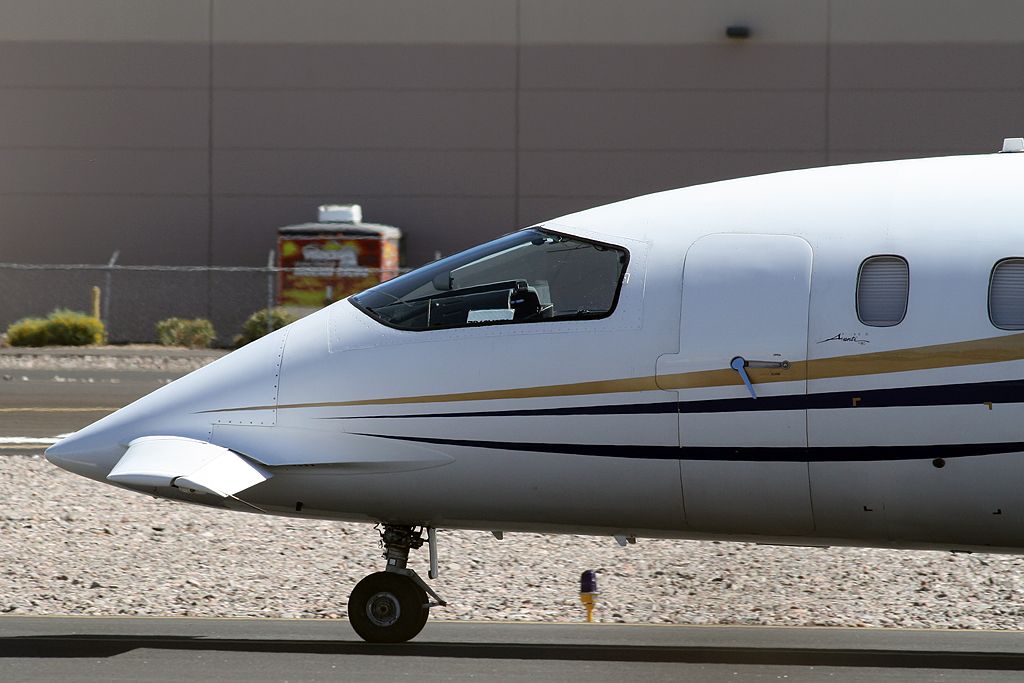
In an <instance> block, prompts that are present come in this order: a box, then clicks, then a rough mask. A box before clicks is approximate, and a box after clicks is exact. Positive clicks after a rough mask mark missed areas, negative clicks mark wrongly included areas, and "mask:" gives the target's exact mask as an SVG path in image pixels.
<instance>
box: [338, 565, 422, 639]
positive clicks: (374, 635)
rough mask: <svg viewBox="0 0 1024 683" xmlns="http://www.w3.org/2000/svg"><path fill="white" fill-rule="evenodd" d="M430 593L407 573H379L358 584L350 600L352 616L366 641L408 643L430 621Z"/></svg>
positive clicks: (349, 610) (351, 620)
mask: <svg viewBox="0 0 1024 683" xmlns="http://www.w3.org/2000/svg"><path fill="white" fill-rule="evenodd" d="M429 610H430V603H429V602H428V601H427V592H426V591H425V590H423V589H422V588H420V587H419V586H417V585H416V582H415V581H413V579H412V578H411V577H409V576H406V575H405V574H398V573H395V572H377V573H375V574H370V575H369V576H367V577H366V578H365V579H363V580H362V581H360V582H359V583H357V584H356V587H355V589H353V591H352V595H351V596H350V597H349V599H348V618H349V622H350V623H351V624H352V628H354V629H355V631H356V633H358V634H359V637H360V638H362V639H363V640H366V641H368V642H371V643H404V642H405V641H407V640H409V639H411V638H414V637H416V635H417V634H418V633H419V632H420V631H421V630H423V626H424V624H426V623H427V614H428V612H429Z"/></svg>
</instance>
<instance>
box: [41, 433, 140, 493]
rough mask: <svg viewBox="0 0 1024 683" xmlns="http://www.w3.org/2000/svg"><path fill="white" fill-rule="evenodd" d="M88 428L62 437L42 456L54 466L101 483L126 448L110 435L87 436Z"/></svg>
mask: <svg viewBox="0 0 1024 683" xmlns="http://www.w3.org/2000/svg"><path fill="white" fill-rule="evenodd" d="M88 430H89V428H88V427H87V428H86V429H84V430H82V431H80V432H76V433H74V434H72V435H71V436H68V437H65V438H63V439H61V440H60V441H58V442H57V443H55V444H53V445H52V446H50V447H49V448H47V449H46V452H45V453H44V454H43V455H44V456H45V457H46V459H47V460H49V461H50V462H52V463H53V464H54V465H56V466H57V467H60V468H62V469H65V470H68V471H69V472H74V473H75V474H80V475H82V476H83V477H89V478H90V479H96V480H98V481H103V480H104V479H106V477H107V473H108V472H110V470H111V469H113V467H114V465H116V464H117V461H118V460H120V459H121V456H123V455H124V453H125V451H126V450H127V448H125V447H122V446H121V445H120V444H118V443H117V440H116V439H113V440H112V439H110V438H109V435H104V434H98V435H97V434H90V433H89V431H88Z"/></svg>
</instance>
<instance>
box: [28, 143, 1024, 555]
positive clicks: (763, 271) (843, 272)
mask: <svg viewBox="0 0 1024 683" xmlns="http://www.w3.org/2000/svg"><path fill="white" fill-rule="evenodd" d="M1022 184H1024V155H1019V154H1004V155H988V156H977V157H959V158H947V159H927V160H919V161H905V162H890V163H884V164H863V165H858V166H846V167H835V168H826V169H816V170H809V171H797V172H790V173H780V174H774V175H770V176H762V177H757V178H749V179H742V180H736V181H729V182H723V183H715V184H711V185H706V186H699V187H694V188H688V189H683V190H676V191H671V192H664V193H659V194H655V195H649V196H646V197H640V198H637V199H633V200H629V201H625V202H620V203H617V204H612V205H609V206H605V207H600V208H597V209H592V210H590V211H585V212H582V213H578V214H573V215H570V216H566V217H563V218H561V219H558V220H555V221H551V222H548V223H545V224H544V225H543V227H544V228H545V229H546V230H549V231H552V232H554V233H560V234H564V235H570V236H573V237H578V238H582V239H587V240H594V241H597V242H602V243H605V244H609V245H614V246H616V247H619V248H622V249H624V250H626V251H628V256H629V259H628V266H627V267H626V276H625V278H624V281H623V284H622V285H621V289H620V291H619V293H618V299H617V301H616V303H615V306H614V310H613V311H612V312H611V314H610V315H608V316H607V317H603V318H600V319H581V320H549V321H544V322H530V323H523V324H515V323H512V324H483V325H469V326H463V327H457V328H441V329H425V330H415V331H414V330H406V329H395V328H394V327H390V326H388V325H385V324H382V323H381V322H379V321H377V320H375V319H373V318H372V317H371V316H370V315H368V314H367V313H366V312H365V311H364V310H362V309H360V308H358V307H357V306H356V305H354V304H353V303H352V302H350V301H343V302H339V303H337V304H334V305H333V306H330V307H328V308H326V309H324V310H321V311H319V312H317V313H316V314H314V315H311V316H309V317H307V318H304V319H302V320H300V321H299V322H297V323H294V324H293V325H291V326H289V327H287V328H285V329H283V330H280V331H278V332H276V333H274V334H272V335H270V336H268V337H265V338H263V339H261V340H259V341H257V342H255V343H253V344H251V345H249V346H247V347H245V348H243V349H241V350H239V351H236V352H235V353H233V354H230V355H229V356H227V357H225V358H224V359H221V360H219V361H217V362H216V363H214V364H212V365H211V366H209V367H207V368H204V369H202V370H200V371H197V372H196V373H193V374H192V375H189V376H187V377H185V378H183V379H181V380H179V381H177V382H175V383H173V384H171V385H169V386H167V387H164V388H162V389H160V390H159V391H157V392H155V393H154V394H152V395H150V396H148V397H145V398H143V399H141V400H140V401H138V402H136V403H135V404H132V405H131V406H128V407H126V408H124V409H122V410H121V411H119V412H117V413H115V414H114V415H111V416H109V417H107V418H105V419H103V420H101V421H100V422H98V423H96V424H95V425H92V426H90V427H88V428H86V429H84V430H82V431H81V432H78V433H77V434H76V435H74V436H73V437H71V438H69V439H67V440H65V441H64V442H61V443H60V444H58V445H57V446H55V447H53V448H51V449H50V451H49V452H48V454H47V457H48V458H50V459H51V460H53V461H55V462H57V463H58V464H60V465H61V466H63V467H66V468H68V469H71V470H73V471H76V472H79V473H81V474H84V475H86V476H90V477H92V478H95V479H97V480H105V479H106V477H107V475H108V474H109V473H110V472H111V469H112V468H113V467H114V466H115V465H116V464H117V463H118V461H120V460H121V458H122V457H123V456H124V455H125V452H126V449H127V448H128V446H129V443H130V442H131V441H132V440H133V439H136V438H139V437H144V436H151V435H167V436H175V437H186V438H189V439H195V440H198V441H202V442H206V443H209V444H215V445H217V446H220V447H224V448H226V449H230V450H231V451H232V452H234V453H238V454H241V455H243V456H245V458H246V459H248V460H251V461H253V462H255V463H258V464H259V465H260V466H261V467H263V468H265V469H266V472H267V473H268V475H267V476H268V477H269V478H267V479H266V480H265V481H263V482H262V483H259V484H256V485H255V486H252V487H251V488H248V489H246V490H244V491H241V492H239V493H237V497H230V496H229V497H226V498H225V497H218V496H215V495H208V494H204V493H191V492H189V491H186V490H183V489H181V488H177V487H175V486H160V485H155V486H148V487H147V486H139V485H134V486H130V488H135V489H137V490H143V491H146V492H148V493H153V494H156V495H161V496H165V497H169V498H175V499H180V500H187V501H192V502H198V503H204V504H216V505H225V506H227V507H234V508H238V509H246V506H253V507H256V508H258V509H260V510H263V511H266V512H271V513H275V514H288V515H297V516H308V517H320V518H332V519H344V520H354V521H386V522H389V523H398V524H415V525H424V526H431V527H446V528H476V529H489V530H508V531H514V530H531V531H543V532H566V533H591V534H609V535H637V536H661V537H674V538H733V539H750V540H759V541H764V542H773V543H793V544H812V545H817V544H856V545H880V546H899V547H920V548H929V547H931V548H952V549H981V548H985V549H993V550H1019V549H1024V488H1022V486H1021V483H1022V482H1024V336H1022V334H1024V333H1022V332H1021V331H1019V330H1018V331H1015V330H1007V329H1000V328H998V327H996V326H995V325H994V324H993V323H992V321H991V319H990V314H989V310H988V300H989V299H988V298H989V283H990V276H991V274H992V271H993V268H994V267H995V265H996V264H997V263H998V262H1000V261H1001V260H1003V259H1007V258H1014V257H1024V232H1022V231H1021V230H1020V227H1019V226H1020V222H1021V220H1020V218H1019V217H1017V215H1016V211H1015V208H1014V206H1013V205H1012V203H1011V201H1010V200H1011V199H1012V198H1013V197H1015V196H1017V193H1018V192H1019V189H1018V188H1019V187H1021V185H1022ZM887 255H888V256H897V257H900V258H901V259H903V260H905V261H906V263H907V264H908V266H909V282H910V285H909V298H908V300H907V307H906V314H905V316H904V317H903V319H902V321H900V322H899V323H898V324H893V325H890V326H874V325H867V324H864V323H863V322H861V320H860V318H859V317H858V310H857V303H856V302H857V287H858V273H859V269H860V267H861V265H862V263H864V261H865V260H866V259H868V258H869V257H873V256H887ZM510 315H511V313H510ZM737 357H740V358H743V359H747V360H748V361H755V362H754V363H752V364H751V367H750V368H749V377H750V380H751V388H750V389H748V387H747V386H746V385H745V384H744V382H743V381H742V378H741V376H740V373H739V372H737V371H736V370H734V369H732V368H731V367H730V362H731V361H733V359H735V358H737ZM757 363H763V364H764V366H765V367H758V365H757ZM752 393H753V394H754V395H756V398H754V397H753V396H752ZM1018 393H1019V394H1020V395H1021V396H1020V397H1018V395H1017V394H1018ZM270 475H272V476H270ZM122 485H124V484H123V482H122ZM243 501H244V502H243Z"/></svg>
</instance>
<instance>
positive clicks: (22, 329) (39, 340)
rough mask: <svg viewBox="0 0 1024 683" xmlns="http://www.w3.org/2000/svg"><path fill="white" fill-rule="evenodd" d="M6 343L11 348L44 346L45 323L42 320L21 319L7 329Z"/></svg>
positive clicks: (45, 342)
mask: <svg viewBox="0 0 1024 683" xmlns="http://www.w3.org/2000/svg"><path fill="white" fill-rule="evenodd" d="M7 343H8V344H10V345H11V346H46V344H47V341H46V321H45V320H44V319H42V318H22V319H21V320H19V321H17V322H14V323H11V324H10V325H9V326H8V328H7Z"/></svg>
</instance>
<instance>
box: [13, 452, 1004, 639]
mask: <svg viewBox="0 0 1024 683" xmlns="http://www.w3.org/2000/svg"><path fill="white" fill-rule="evenodd" d="M0 501H2V503H0V612H6V613H14V614H102V615H181V616H235V617H243V616H263V617H305V618H339V617H344V616H345V603H346V601H347V599H348V593H349V591H350V590H351V588H352V586H353V585H354V584H355V583H356V582H357V581H358V580H359V579H361V578H362V577H363V576H364V575H366V574H368V573H370V572H372V571H377V570H379V569H380V568H382V564H383V563H382V560H380V559H379V552H380V551H379V550H378V548H377V544H376V540H377V535H376V532H375V531H374V530H373V528H372V527H370V526H369V525H359V524H340V523H333V522H321V521H304V520H294V519H285V518H275V517H263V516H257V515H249V514H245V513H240V512H230V511H221V510H209V509H206V508H199V507H193V506H190V505H183V504H178V503H171V502H168V501H161V500H155V499H152V498H148V497H146V496H143V495H140V494H135V493H130V492H127V491H122V490H120V489H115V488H113V487H108V486H104V485H102V484H98V483H94V482H91V481H89V480H86V479H82V478H79V477H76V476H74V475H71V474H69V473H66V472H64V471H63V470H59V469H58V468H56V467H54V466H52V465H50V464H49V463H47V462H45V461H44V460H42V459H41V458H40V457H38V456H35V457H29V456H10V457H6V458H4V459H3V468H2V469H0ZM438 542H439V546H440V556H441V558H440V559H441V577H440V578H439V579H438V580H437V581H434V582H433V586H434V587H435V589H436V590H437V591H438V592H439V593H440V594H441V595H442V597H444V598H445V599H446V600H448V601H449V603H450V606H449V607H446V608H442V609H438V610H435V612H434V617H435V618H443V619H484V620H510V621H523V620H528V621H536V620H541V621H553V620H582V619H583V615H584V612H583V609H582V607H581V606H580V604H579V601H578V595H577V593H576V590H577V587H578V580H579V573H580V572H581V571H582V570H583V569H588V568H593V569H596V570H598V572H599V583H600V588H601V590H602V593H601V595H600V596H599V598H598V606H597V609H596V610H595V619H597V620H599V621H609V622H638V623H665V622H667V623H692V624H707V623H720V624H773V625H786V626H796V625H830V626H903V627H939V628H997V629H1018V628H1022V627H1024V604H1022V603H1024V594H1022V592H1021V590H1020V588H1021V585H1020V579H1021V576H1022V574H1024V560H1021V559H1018V558H1016V557H1012V556H1000V555H952V554H948V553H938V552H910V551H892V550H874V549H855V548H832V549H820V548H780V547H766V546H758V545H751V544H742V543H706V542H695V541H660V540H645V539H639V540H638V542H637V544H636V545H630V546H628V547H626V548H620V547H618V546H617V545H616V544H615V542H614V541H613V540H612V539H610V538H593V537H583V536H538V535H534V534H506V536H505V540H503V541H497V540H496V539H494V538H493V537H491V535H490V534H488V533H484V532H463V531H444V530H442V531H440V532H439V533H438ZM410 564H411V566H413V567H414V568H416V569H417V570H418V571H420V572H421V574H423V575H425V574H426V551H425V549H424V550H422V551H420V552H417V553H414V559H413V561H412V562H411V563H410Z"/></svg>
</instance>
